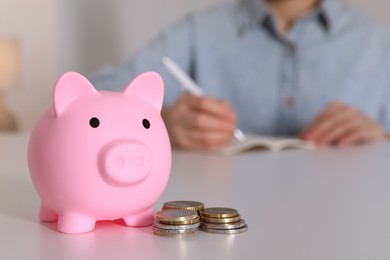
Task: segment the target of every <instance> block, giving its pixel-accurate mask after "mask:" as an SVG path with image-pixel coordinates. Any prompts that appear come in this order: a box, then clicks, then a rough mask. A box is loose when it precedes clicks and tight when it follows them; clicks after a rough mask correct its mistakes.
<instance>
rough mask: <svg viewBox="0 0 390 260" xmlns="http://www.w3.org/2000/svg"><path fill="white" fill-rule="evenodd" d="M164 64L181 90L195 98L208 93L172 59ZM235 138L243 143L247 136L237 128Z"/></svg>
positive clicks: (163, 60) (234, 133) (166, 60)
mask: <svg viewBox="0 0 390 260" xmlns="http://www.w3.org/2000/svg"><path fill="white" fill-rule="evenodd" d="M162 64H163V65H164V67H165V68H166V69H167V71H168V72H169V73H170V74H171V75H172V77H174V78H175V79H176V80H177V82H179V84H180V86H181V88H182V89H183V90H184V91H187V92H189V93H191V94H193V95H195V96H205V95H206V93H205V92H204V91H203V90H202V89H201V88H200V87H199V85H198V84H196V82H195V81H193V80H192V79H191V78H190V77H189V76H188V75H187V73H185V72H184V71H183V70H182V69H181V68H180V67H179V65H177V64H176V62H174V61H173V60H172V59H171V58H169V57H167V56H164V57H163V58H162ZM233 135H234V137H235V138H236V139H237V140H238V141H239V142H242V141H244V140H245V139H246V136H245V135H244V133H243V132H242V131H241V130H240V129H238V128H236V129H234V132H233Z"/></svg>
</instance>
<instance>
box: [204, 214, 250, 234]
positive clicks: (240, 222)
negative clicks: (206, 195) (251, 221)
mask: <svg viewBox="0 0 390 260" xmlns="http://www.w3.org/2000/svg"><path fill="white" fill-rule="evenodd" d="M200 229H201V230H203V231H205V232H209V233H215V234H238V233H243V232H245V231H247V230H248V225H247V224H246V223H245V220H244V219H241V216H240V214H238V212H237V210H235V209H231V208H205V209H204V210H203V211H201V212H200Z"/></svg>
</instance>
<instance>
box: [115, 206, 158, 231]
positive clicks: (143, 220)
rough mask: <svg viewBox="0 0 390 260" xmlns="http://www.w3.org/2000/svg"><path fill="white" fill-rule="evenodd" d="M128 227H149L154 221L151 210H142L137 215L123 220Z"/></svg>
mask: <svg viewBox="0 0 390 260" xmlns="http://www.w3.org/2000/svg"><path fill="white" fill-rule="evenodd" d="M123 219H124V220H125V222H126V224H127V225H128V226H131V227H145V226H151V225H152V224H153V220H154V213H153V208H150V209H147V210H144V211H142V212H140V213H138V214H137V215H132V216H129V217H125V218H123Z"/></svg>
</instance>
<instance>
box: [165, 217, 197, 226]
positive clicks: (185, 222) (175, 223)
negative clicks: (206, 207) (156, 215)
mask: <svg viewBox="0 0 390 260" xmlns="http://www.w3.org/2000/svg"><path fill="white" fill-rule="evenodd" d="M159 221H160V223H163V224H167V225H191V224H196V223H199V217H196V218H194V219H191V220H185V221H164V220H159Z"/></svg>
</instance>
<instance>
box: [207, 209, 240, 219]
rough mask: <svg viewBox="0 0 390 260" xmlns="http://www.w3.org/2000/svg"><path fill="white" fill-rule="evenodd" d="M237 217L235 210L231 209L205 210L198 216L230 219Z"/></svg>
mask: <svg viewBox="0 0 390 260" xmlns="http://www.w3.org/2000/svg"><path fill="white" fill-rule="evenodd" d="M237 215H238V212H237V210H235V209H232V208H205V209H204V210H202V211H201V212H200V216H201V217H206V218H232V217H235V216H237Z"/></svg>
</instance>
